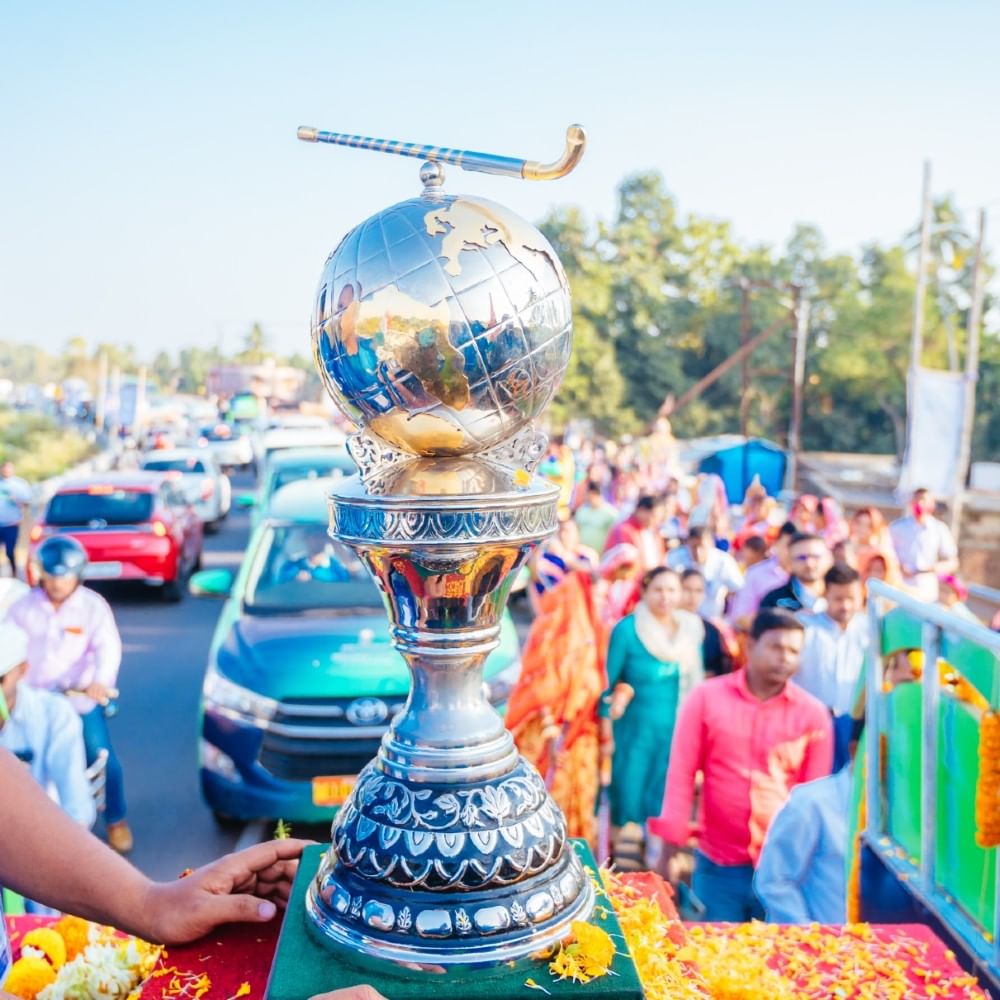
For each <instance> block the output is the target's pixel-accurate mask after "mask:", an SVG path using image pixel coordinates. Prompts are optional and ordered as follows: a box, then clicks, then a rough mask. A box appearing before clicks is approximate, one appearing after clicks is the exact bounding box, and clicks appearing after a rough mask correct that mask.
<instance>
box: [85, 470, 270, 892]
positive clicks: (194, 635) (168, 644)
mask: <svg viewBox="0 0 1000 1000" xmlns="http://www.w3.org/2000/svg"><path fill="white" fill-rule="evenodd" d="M250 488H252V481H251V480H250V478H249V477H246V476H235V477H234V478H233V494H234V496H235V494H237V493H240V492H243V491H245V490H247V489H250ZM248 534H249V517H248V514H247V513H246V512H245V511H243V510H241V509H239V508H237V507H235V506H234V507H233V509H232V511H231V513H230V514H229V516H228V517H227V518H226V520H225V521H224V522H223V525H222V528H221V530H220V531H219V533H218V534H216V535H206V536H205V555H204V559H203V565H204V567H205V568H206V569H207V568H212V567H226V568H232V569H235V568H236V567H238V566H239V563H240V561H241V560H242V558H243V550H244V549H245V547H246V542H247V538H248ZM97 589H100V591H101V593H102V594H104V596H105V597H107V599H108V600H109V601H110V603H111V606H112V608H113V609H114V613H115V618H116V619H117V621H118V627H119V629H120V631H121V635H122V643H123V645H124V657H123V660H122V669H121V674H120V675H119V688H120V690H121V696H120V698H119V712H118V715H117V716H115V718H113V719H112V720H111V723H110V725H111V736H112V739H113V740H114V744H115V748H116V749H117V751H118V754H119V756H120V757H121V760H122V766H123V768H124V771H125V797H126V801H127V803H128V819H129V823H130V824H131V826H132V830H133V833H134V835H135V850H134V851H133V852H132V853H131V854H130V855H129V860H130V861H132V862H133V863H134V864H135V865H137V866H138V867H139V868H141V869H142V870H143V871H144V872H146V873H147V874H148V875H150V876H152V877H154V878H160V879H172V878H176V877H177V876H178V875H179V874H180V873H181V872H182V871H183V870H184V869H185V868H189V867H190V868H196V867H198V865H200V864H203V863H205V862H206V861H210V860H212V859H213V858H216V857H218V856H220V855H222V854H225V853H226V852H227V851H230V850H232V849H233V847H234V846H235V844H236V842H237V839H238V837H239V835H240V833H241V831H240V830H239V829H235V830H234V829H228V830H223V829H221V828H220V827H219V826H218V825H217V824H216V822H215V820H214V818H213V817H212V814H211V813H210V812H209V810H208V808H207V807H206V806H205V804H204V803H203V802H202V799H201V793H200V791H199V789H198V763H197V762H198V738H199V734H198V699H199V695H200V692H201V682H202V677H203V675H204V671H205V663H206V660H207V656H208V646H209V642H210V641H211V638H212V631H213V629H214V628H215V622H216V619H217V618H218V616H219V612H220V610H221V607H222V605H221V602H219V601H214V600H210V599H204V598H202V599H198V598H194V597H191V596H190V595H189V594H186V595H185V597H184V599H183V600H182V601H181V602H180V603H178V604H166V603H164V602H162V601H161V600H160V597H159V595H158V594H157V593H156V592H155V590H151V589H147V588H145V587H144V586H142V585H136V586H132V585H128V586H125V585H120V586H114V587H112V586H105V585H102V586H100V587H99V588H97ZM98 832H100V828H98Z"/></svg>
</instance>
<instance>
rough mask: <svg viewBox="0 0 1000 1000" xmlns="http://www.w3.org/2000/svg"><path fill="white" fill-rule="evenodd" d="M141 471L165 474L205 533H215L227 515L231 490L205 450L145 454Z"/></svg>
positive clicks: (163, 450) (165, 450)
mask: <svg viewBox="0 0 1000 1000" xmlns="http://www.w3.org/2000/svg"><path fill="white" fill-rule="evenodd" d="M142 468H143V469H145V470H146V471H148V472H165V473H167V474H168V475H169V476H170V477H171V478H174V479H176V485H177V487H178V488H179V489H180V491H181V492H182V493H183V494H184V499H185V500H187V502H188V503H190V504H191V506H192V507H194V509H195V513H196V514H197V515H198V519H199V520H200V521H201V522H202V524H204V525H205V530H206V531H217V530H218V528H219V525H220V524H221V522H222V521H223V519H224V518H225V517H226V515H227V514H228V513H229V509H230V507H231V506H232V502H233V489H232V486H231V484H230V482H229V476H227V475H226V474H225V473H224V472H223V471H222V468H221V467H220V465H219V463H218V462H217V461H216V459H215V456H214V455H213V454H212V452H211V451H209V450H208V449H207V448H169V449H168V448H164V449H160V450H157V451H150V452H147V453H146V454H145V455H144V456H143V458H142Z"/></svg>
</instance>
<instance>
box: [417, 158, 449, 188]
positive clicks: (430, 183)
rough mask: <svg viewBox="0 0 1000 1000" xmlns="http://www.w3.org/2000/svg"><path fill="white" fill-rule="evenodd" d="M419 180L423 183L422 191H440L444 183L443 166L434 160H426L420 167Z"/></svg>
mask: <svg viewBox="0 0 1000 1000" xmlns="http://www.w3.org/2000/svg"><path fill="white" fill-rule="evenodd" d="M420 180H421V183H422V184H423V185H424V193H425V194H426V193H428V192H430V191H435V192H436V191H440V190H441V185H442V184H444V167H443V166H442V165H441V164H440V163H438V162H437V161H436V160H428V161H427V162H426V163H424V164H423V166H421V168H420Z"/></svg>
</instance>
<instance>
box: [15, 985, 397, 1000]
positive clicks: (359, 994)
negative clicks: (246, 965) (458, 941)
mask: <svg viewBox="0 0 1000 1000" xmlns="http://www.w3.org/2000/svg"><path fill="white" fill-rule="evenodd" d="M0 1000H3V998H2V997H0ZM309 1000H385V997H384V996H382V994H381V993H379V992H378V991H377V990H374V989H372V987H371V986H348V987H347V989H346V990H334V991H333V992H332V993H317V994H316V996H314V997H310V998H309Z"/></svg>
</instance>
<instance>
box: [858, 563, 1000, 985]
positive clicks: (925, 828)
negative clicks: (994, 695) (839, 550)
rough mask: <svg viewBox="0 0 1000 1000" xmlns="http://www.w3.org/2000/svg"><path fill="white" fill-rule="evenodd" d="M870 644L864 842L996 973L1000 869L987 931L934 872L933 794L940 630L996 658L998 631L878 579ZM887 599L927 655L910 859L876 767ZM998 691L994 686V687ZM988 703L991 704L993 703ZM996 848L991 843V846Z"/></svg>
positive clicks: (999, 971)
mask: <svg viewBox="0 0 1000 1000" xmlns="http://www.w3.org/2000/svg"><path fill="white" fill-rule="evenodd" d="M868 588H869V590H868V592H869V611H868V613H869V622H870V625H871V642H870V643H869V647H868V654H867V662H866V664H865V670H866V674H865V676H866V699H865V700H866V706H867V708H866V728H867V730H868V734H867V740H866V782H867V784H866V788H865V796H866V807H867V822H866V825H865V832H864V840H865V844H866V846H867V847H868V848H869V849H870V850H871V851H873V852H874V853H875V854H876V855H877V856H878V857H879V859H880V860H881V861H882V863H883V864H884V865H885V866H886V867H887V868H888V869H889V870H890V871H892V872H893V873H894V874H896V875H897V876H898V877H900V878H901V880H902V881H903V882H905V884H906V886H907V888H908V889H909V891H910V892H911V893H912V894H913V895H914V897H915V898H916V899H917V900H918V902H920V903H921V904H923V905H924V906H925V907H927V909H928V910H930V911H931V913H933V914H934V915H935V916H936V917H938V918H939V919H940V920H941V921H942V923H944V924H945V925H946V926H947V927H948V928H949V929H950V930H951V931H952V932H953V933H954V934H955V936H956V937H957V938H958V939H960V940H961V941H962V942H963V943H964V944H965V945H966V946H967V948H968V949H969V951H970V952H971V953H972V954H973V955H974V956H975V957H976V958H978V959H979V961H980V962H982V963H983V964H984V965H986V966H987V967H988V968H989V970H990V971H991V972H992V973H993V974H994V975H995V976H998V977H1000V873H998V877H997V878H996V886H995V890H994V901H993V926H992V928H991V929H990V931H989V932H984V930H983V929H982V928H981V927H980V926H979V924H977V923H976V922H975V921H974V920H973V919H972V918H971V917H969V916H968V914H966V912H965V911H964V910H963V909H961V908H960V907H959V906H958V905H957V904H956V902H955V901H954V899H953V898H952V897H951V896H950V895H949V894H948V893H946V892H945V891H944V890H943V889H942V887H941V886H940V885H939V884H938V880H937V877H936V873H935V850H936V846H937V845H936V838H937V798H938V794H937V793H938V787H937V777H938V706H939V702H940V691H941V686H940V684H939V683H938V679H937V662H938V657H939V653H940V650H941V648H942V643H943V638H944V634H945V633H948V635H949V636H956V635H957V636H959V637H961V638H962V639H965V640H967V641H968V642H970V643H973V644H974V645H976V646H979V647H981V648H983V649H987V650H990V651H991V652H993V653H994V655H996V656H1000V633H997V632H992V631H990V630H989V629H988V628H985V627H983V626H982V625H977V624H975V623H974V622H971V621H969V620H968V619H966V618H961V617H959V616H958V615H954V614H951V613H949V612H947V611H945V610H944V609H943V608H941V607H940V606H938V605H935V604H928V603H926V602H924V601H921V600H919V599H918V598H915V597H913V596H912V595H910V594H906V593H903V592H902V591H900V590H896V589H895V588H893V587H889V586H887V585H886V584H885V583H882V582H881V581H878V580H871V581H869V584H868ZM886 602H891V603H892V604H893V605H895V606H896V607H898V608H901V609H903V611H905V612H906V613H907V614H909V615H912V616H913V617H914V618H915V619H917V620H918V621H920V622H921V623H922V634H921V640H922V652H923V658H924V670H923V683H922V684H921V734H920V736H921V738H920V746H921V759H920V772H921V774H920V780H921V786H920V792H921V799H920V804H921V814H920V815H921V823H920V859H919V864H918V865H915V864H914V863H913V862H912V861H910V860H908V859H907V858H906V857H901V856H900V852H898V851H897V850H896V849H895V848H896V845H895V843H894V842H893V841H892V838H891V837H890V835H889V828H888V823H887V816H885V815H883V810H882V784H881V782H882V777H881V767H880V759H879V758H880V752H881V734H882V733H883V732H885V729H886V699H885V693H884V691H883V685H882V670H881V669H880V667H881V656H882V641H881V637H882V618H883V608H884V605H885V604H886ZM994 690H995V689H994ZM991 707H992V708H996V707H997V706H996V705H993V704H991ZM994 850H995V848H994Z"/></svg>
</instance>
